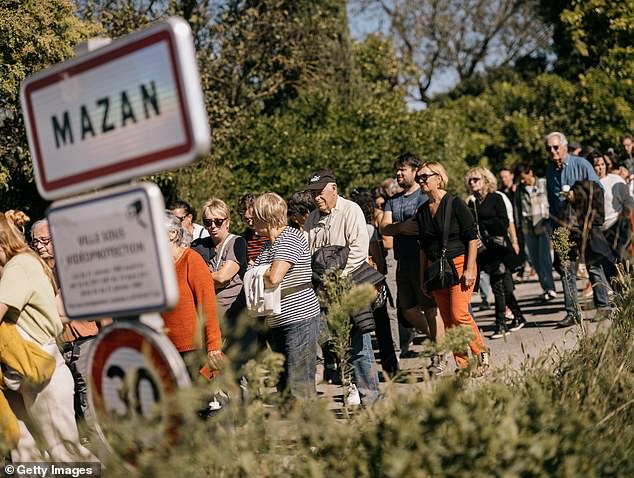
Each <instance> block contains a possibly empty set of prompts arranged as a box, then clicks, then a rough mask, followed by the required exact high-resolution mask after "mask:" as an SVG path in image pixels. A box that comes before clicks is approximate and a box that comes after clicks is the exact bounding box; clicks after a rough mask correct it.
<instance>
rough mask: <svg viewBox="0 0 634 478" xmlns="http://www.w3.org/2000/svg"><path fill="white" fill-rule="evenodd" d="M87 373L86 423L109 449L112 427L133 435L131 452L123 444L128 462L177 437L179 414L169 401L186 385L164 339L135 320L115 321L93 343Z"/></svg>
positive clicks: (174, 354) (182, 368)
mask: <svg viewBox="0 0 634 478" xmlns="http://www.w3.org/2000/svg"><path fill="white" fill-rule="evenodd" d="M88 370H89V375H90V378H91V380H90V387H89V389H88V400H89V406H90V409H91V410H92V411H93V415H92V416H90V415H89V416H90V418H91V420H90V421H91V422H93V423H92V426H93V429H94V430H95V431H96V432H97V435H98V438H99V439H100V440H101V441H102V442H103V443H104V444H105V445H106V446H107V448H108V449H109V450H110V451H113V448H112V446H111V445H112V444H111V443H109V442H108V440H107V439H106V436H110V435H111V433H112V432H114V435H115V436H116V433H117V430H116V427H117V426H119V427H122V426H128V427H129V426H132V427H134V430H135V432H138V435H136V433H135V436H134V437H131V438H132V440H130V443H134V448H133V449H131V448H130V447H129V444H126V446H127V448H126V449H125V452H124V455H126V458H131V459H133V457H134V455H136V453H138V452H140V451H141V450H142V449H148V448H154V447H156V446H158V445H159V444H161V443H164V442H165V440H168V441H172V442H173V441H174V440H176V439H177V438H178V433H179V427H180V426H181V425H182V421H183V414H182V410H180V409H179V408H178V407H175V406H174V403H173V402H174V400H170V397H172V398H173V396H174V394H175V393H176V392H177V390H179V389H185V388H189V387H191V381H190V379H189V375H188V374H187V369H186V367H185V363H184V362H183V360H182V358H181V357H180V355H179V353H178V351H177V350H176V348H175V347H174V345H173V344H172V342H171V341H170V340H169V339H168V338H167V337H166V336H164V335H161V334H159V333H158V332H157V331H155V330H154V329H152V328H151V327H148V326H146V325H144V324H143V323H140V322H138V321H135V322H124V321H119V322H116V323H115V324H114V325H112V326H110V327H107V328H106V329H104V330H103V331H102V333H101V334H100V335H99V337H98V338H97V339H96V341H95V344H94V345H93V347H92V348H91V350H90V355H89V358H88ZM113 425H114V427H115V429H114V430H112V429H110V427H112V426H113Z"/></svg>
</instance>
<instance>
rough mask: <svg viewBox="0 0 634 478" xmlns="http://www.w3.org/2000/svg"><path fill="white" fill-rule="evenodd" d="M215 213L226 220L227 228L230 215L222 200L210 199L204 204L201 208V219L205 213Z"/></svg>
mask: <svg viewBox="0 0 634 478" xmlns="http://www.w3.org/2000/svg"><path fill="white" fill-rule="evenodd" d="M215 211H217V212H220V213H221V214H222V215H223V216H224V217H225V218H226V219H227V226H229V222H230V221H231V213H230V211H229V206H227V203H226V202H224V201H223V200H222V199H218V198H211V199H209V200H208V201H207V202H206V203H205V204H203V208H202V217H203V218H204V217H205V213H207V212H208V213H209V214H213V213H214V212H215Z"/></svg>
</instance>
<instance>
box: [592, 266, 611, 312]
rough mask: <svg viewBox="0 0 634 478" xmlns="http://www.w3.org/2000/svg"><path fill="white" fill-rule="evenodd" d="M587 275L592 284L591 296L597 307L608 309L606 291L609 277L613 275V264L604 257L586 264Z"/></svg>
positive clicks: (607, 290)
mask: <svg viewBox="0 0 634 478" xmlns="http://www.w3.org/2000/svg"><path fill="white" fill-rule="evenodd" d="M587 268H588V277H589V278H590V283H591V284H592V298H593V300H594V305H595V307H596V308H597V309H609V308H610V303H609V300H608V292H609V291H610V279H611V278H612V276H613V271H614V265H613V264H611V263H610V262H608V261H607V260H606V259H603V258H602V259H600V260H598V261H597V262H593V263H589V264H587Z"/></svg>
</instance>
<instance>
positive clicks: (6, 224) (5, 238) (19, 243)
mask: <svg viewBox="0 0 634 478" xmlns="http://www.w3.org/2000/svg"><path fill="white" fill-rule="evenodd" d="M14 217H15V211H7V212H5V213H2V214H0V247H1V248H2V250H3V251H4V254H5V256H7V261H9V260H11V259H12V258H14V257H15V256H17V255H18V254H28V255H30V256H33V257H35V259H37V261H38V262H39V263H40V264H42V269H43V270H44V273H45V274H46V276H47V277H48V279H49V281H50V282H51V286H53V291H55V293H57V281H56V280H55V277H54V276H53V271H52V270H51V268H50V267H49V266H47V265H46V263H45V262H44V261H43V260H42V258H41V257H40V256H39V255H38V254H37V253H36V252H35V251H33V249H31V248H30V247H29V246H28V244H27V243H26V241H25V239H24V235H23V234H22V232H21V231H20V229H19V228H18V227H17V226H16V225H15V223H14V222H13V218H14ZM18 221H19V220H18Z"/></svg>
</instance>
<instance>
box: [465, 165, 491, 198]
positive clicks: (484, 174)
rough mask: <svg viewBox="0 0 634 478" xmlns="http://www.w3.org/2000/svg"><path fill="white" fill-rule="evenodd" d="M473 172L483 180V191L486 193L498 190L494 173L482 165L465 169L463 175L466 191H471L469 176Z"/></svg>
mask: <svg viewBox="0 0 634 478" xmlns="http://www.w3.org/2000/svg"><path fill="white" fill-rule="evenodd" d="M473 173H476V174H478V175H479V176H480V177H481V178H482V181H484V191H485V192H486V193H487V194H489V193H494V192H495V191H497V190H498V180H497V178H496V177H495V174H493V173H492V172H491V170H490V169H487V168H485V167H483V166H476V167H474V168H471V169H469V171H467V174H465V177H464V184H465V187H466V188H467V192H468V193H471V187H470V186H469V177H470V176H471V175H472V174H473Z"/></svg>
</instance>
